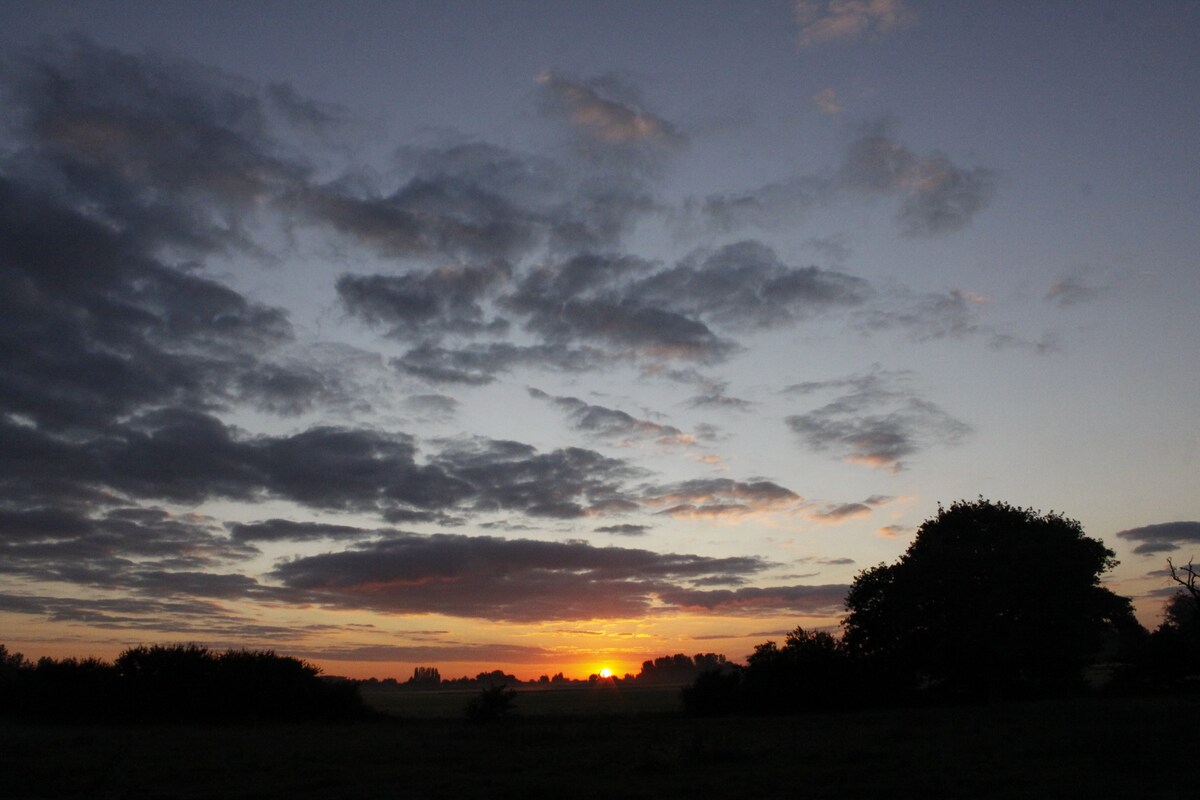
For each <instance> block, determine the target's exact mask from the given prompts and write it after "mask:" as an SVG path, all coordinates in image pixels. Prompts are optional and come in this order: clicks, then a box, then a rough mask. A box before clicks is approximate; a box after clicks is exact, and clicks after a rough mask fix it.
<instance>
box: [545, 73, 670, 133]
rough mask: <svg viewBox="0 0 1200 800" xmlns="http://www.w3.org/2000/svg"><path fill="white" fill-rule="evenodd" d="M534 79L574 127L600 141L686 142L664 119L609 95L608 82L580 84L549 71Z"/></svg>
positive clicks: (610, 84)
mask: <svg viewBox="0 0 1200 800" xmlns="http://www.w3.org/2000/svg"><path fill="white" fill-rule="evenodd" d="M537 80H538V83H540V84H541V85H542V87H543V88H544V89H545V91H546V93H547V94H548V95H549V96H550V97H551V98H553V99H554V100H556V101H558V102H559V103H560V104H561V108H562V110H563V112H564V113H565V114H566V117H567V119H568V120H569V121H570V123H571V124H572V125H573V126H574V127H575V128H576V129H578V130H580V131H582V132H584V133H585V134H587V135H589V136H592V137H595V138H596V139H599V140H601V141H603V142H606V143H608V144H617V145H620V144H630V143H640V142H650V143H653V144H658V145H665V146H677V145H680V144H683V143H684V142H685V141H686V139H685V138H684V136H683V135H682V134H680V133H679V132H678V131H676V130H675V128H674V126H672V125H671V124H670V123H669V122H667V121H666V120H664V119H662V118H660V117H657V116H655V115H654V114H651V113H650V112H648V111H645V110H643V109H641V108H638V107H637V106H636V105H634V104H633V103H631V102H628V101H627V100H625V99H623V98H620V97H617V96H613V94H611V92H612V88H613V83H612V81H608V82H603V81H593V82H591V83H581V82H576V81H570V80H567V79H565V78H561V77H558V76H556V75H554V74H552V73H549V72H543V73H541V74H540V75H538V77H537Z"/></svg>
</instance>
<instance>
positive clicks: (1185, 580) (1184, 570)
mask: <svg viewBox="0 0 1200 800" xmlns="http://www.w3.org/2000/svg"><path fill="white" fill-rule="evenodd" d="M1167 569H1169V570H1171V580H1173V581H1175V582H1176V583H1178V584H1179V585H1180V586H1182V587H1183V588H1184V590H1185V591H1186V592H1187V594H1186V595H1184V596H1185V597H1190V598H1191V600H1192V604H1193V605H1195V606H1196V607H1197V608H1198V609H1200V587H1198V586H1196V579H1197V578H1200V571H1197V569H1196V567H1194V566H1192V559H1190V558H1189V559H1188V563H1187V566H1186V567H1178V568H1176V566H1175V563H1174V562H1173V561H1171V559H1169V558H1168V559H1167Z"/></svg>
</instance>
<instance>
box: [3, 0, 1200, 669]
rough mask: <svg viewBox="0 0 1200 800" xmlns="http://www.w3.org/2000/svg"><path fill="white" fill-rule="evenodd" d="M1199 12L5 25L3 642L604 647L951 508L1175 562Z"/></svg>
mask: <svg viewBox="0 0 1200 800" xmlns="http://www.w3.org/2000/svg"><path fill="white" fill-rule="evenodd" d="M1197 31H1200V3H1195V2H1150V3H1144V4H1142V3H1129V2H1111V3H1106V2H971V3H962V2H951V1H949V0H948V1H947V2H934V1H933V0H930V1H929V2H924V1H923V0H828V1H824V0H820V1H818V0H813V1H812V2H803V1H802V2H759V3H751V2H703V3H701V2H695V3H688V2H663V3H645V2H594V3H583V2H445V3H434V2H419V3H418V2H412V3H404V2H388V3H367V2H344V1H343V2H337V3H332V2H330V3H313V2H308V3H305V2H236V3H235V2H187V3H174V2H161V1H155V2H121V3H98V2H86V3H84V2H81V3H74V2H47V0H38V2H23V1H21V0H8V1H7V2H5V3H3V4H2V5H0V97H2V100H0V102H2V106H0V108H3V113H2V114H0V642H2V643H4V644H6V645H7V646H8V647H9V649H10V650H19V651H22V652H24V653H25V654H26V655H27V656H32V657H35V658H36V657H38V656H42V655H50V656H54V657H64V656H85V655H97V656H103V657H108V658H111V657H112V656H114V655H116V653H117V652H119V651H120V650H122V649H124V648H125V647H127V646H130V645H135V644H142V643H153V642H197V643H202V644H205V645H209V646H212V647H216V648H222V649H223V648H227V647H252V648H270V649H274V650H276V651H277V652H280V653H284V654H287V655H295V656H299V657H302V658H305V659H308V660H311V661H312V662H314V663H316V664H317V665H319V666H320V667H322V668H323V669H324V670H325V671H326V672H328V673H332V674H340V675H350V676H357V677H366V676H372V675H374V676H378V677H387V676H394V677H398V678H401V679H404V678H407V677H408V676H409V675H411V673H412V669H413V667H414V666H417V665H427V666H437V667H438V668H439V669H440V670H441V673H442V675H443V676H444V677H451V676H458V675H463V674H469V675H474V674H475V673H477V672H479V671H482V670H490V669H493V668H501V669H504V670H505V671H508V672H513V673H515V674H516V675H517V676H518V677H521V678H534V677H537V676H538V675H540V674H543V673H548V674H553V673H555V672H559V671H563V672H565V673H566V674H567V675H568V676H584V677H585V676H587V675H588V674H589V673H591V672H597V671H599V669H600V668H601V667H605V666H607V667H609V668H611V669H613V670H614V671H615V672H617V673H618V674H621V673H624V672H634V673H636V672H637V670H638V666H639V665H640V663H641V662H642V661H643V660H645V659H648V658H653V657H655V656H659V655H664V654H670V653H678V652H684V653H689V654H691V653H698V652H718V653H723V654H725V655H727V656H728V657H729V658H731V659H734V660H741V659H742V658H744V657H745V655H746V654H747V653H749V652H751V651H752V649H753V646H754V645H755V644H757V643H759V642H762V641H764V640H766V639H770V638H774V639H776V640H781V639H782V636H783V634H784V633H785V632H786V631H788V630H790V629H792V628H794V627H795V626H797V625H803V626H804V627H806V628H812V627H817V628H820V627H830V626H836V625H837V623H838V621H839V619H840V618H841V616H842V613H843V610H842V602H843V597H844V595H845V591H846V588H847V586H848V584H849V583H850V581H851V580H852V579H853V577H854V575H855V574H856V573H858V572H859V571H860V570H862V569H864V568H865V567H868V566H871V565H874V564H877V563H879V562H881V561H889V562H890V561H892V560H894V559H895V558H896V557H897V556H898V555H900V554H901V553H902V552H903V551H904V549H905V548H906V547H907V546H908V544H909V542H910V541H911V540H912V537H913V536H914V534H915V531H916V528H917V527H918V526H919V525H920V523H921V522H922V521H923V520H925V519H927V518H929V517H931V516H933V515H934V514H936V512H937V506H938V503H943V504H949V503H951V502H953V501H955V500H958V499H964V498H965V499H975V498H977V497H979V496H981V495H982V496H984V497H987V498H991V499H994V500H1004V501H1007V502H1009V503H1011V504H1014V505H1019V506H1030V507H1034V508H1037V509H1042V510H1044V511H1049V510H1055V511H1059V512H1062V513H1063V514H1065V515H1066V516H1068V517H1071V518H1075V519H1078V520H1080V521H1081V522H1082V523H1083V526H1084V528H1085V530H1086V532H1087V533H1088V534H1089V535H1090V536H1093V537H1096V538H1100V539H1102V540H1103V541H1104V542H1105V543H1106V544H1107V545H1108V546H1109V547H1110V548H1112V549H1113V550H1114V551H1116V553H1117V557H1118V558H1119V559H1120V561H1121V564H1120V566H1119V567H1118V568H1117V569H1116V570H1115V572H1114V573H1113V574H1112V575H1111V576H1110V577H1109V581H1108V585H1109V586H1110V587H1111V588H1112V589H1113V590H1114V591H1116V592H1118V593H1119V594H1123V595H1126V596H1129V597H1132V598H1134V600H1135V603H1136V605H1137V608H1138V612H1139V617H1140V618H1141V620H1142V621H1143V623H1145V624H1146V625H1148V626H1151V627H1153V626H1155V625H1157V623H1158V618H1159V617H1158V615H1159V608H1160V605H1161V602H1162V600H1163V598H1164V597H1165V596H1166V595H1167V594H1168V593H1169V592H1170V591H1171V585H1170V582H1169V579H1168V577H1167V576H1166V575H1165V567H1166V559H1167V557H1172V558H1174V559H1175V560H1176V563H1186V562H1187V560H1188V559H1189V558H1190V557H1192V556H1193V555H1195V556H1200V521H1197V520H1200V491H1198V488H1200V481H1198V475H1200V424H1198V423H1200V347H1198V346H1197V345H1198V344H1200V147H1198V146H1197V142H1198V141H1200V114H1198V113H1197V108H1198V106H1200V38H1198V36H1197Z"/></svg>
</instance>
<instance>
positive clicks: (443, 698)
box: [359, 684, 683, 719]
mask: <svg viewBox="0 0 1200 800" xmlns="http://www.w3.org/2000/svg"><path fill="white" fill-rule="evenodd" d="M679 691H680V687H678V686H648V687H647V686H633V687H623V686H622V687H618V686H613V685H611V684H607V685H601V686H597V687H590V686H586V687H583V686H580V687H570V688H566V689H541V688H532V689H518V690H517V694H516V699H515V701H514V711H515V712H516V713H517V714H520V715H521V716H523V717H545V716H571V715H586V716H611V715H614V714H617V715H628V714H664V713H673V712H678V711H682V710H683V705H682V703H681V702H680V695H679ZM359 692H360V694H361V695H362V698H363V700H364V702H366V704H367V705H368V706H370V707H371V708H373V709H375V710H376V711H382V712H383V713H385V714H392V715H394V716H398V717H403V718H405V719H459V718H461V717H462V716H463V709H464V708H465V707H466V705H467V702H468V701H469V700H470V699H471V698H473V697H475V696H476V695H478V694H479V690H478V689H469V690H466V689H465V690H462V691H432V692H414V691H405V690H399V691H397V690H396V689H388V688H376V687H369V686H362V687H359Z"/></svg>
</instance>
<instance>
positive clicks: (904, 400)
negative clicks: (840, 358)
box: [785, 370, 970, 473]
mask: <svg viewBox="0 0 1200 800" xmlns="http://www.w3.org/2000/svg"><path fill="white" fill-rule="evenodd" d="M907 382H908V378H907V375H906V374H904V373H891V372H884V371H879V370H876V371H874V372H871V373H869V374H867V375H861V376H851V377H849V378H841V379H836V380H833V381H827V382H824V383H821V382H810V383H803V384H796V385H793V386H791V387H788V389H787V391H789V392H791V393H796V394H801V395H806V394H810V393H813V392H817V391H822V390H830V389H832V390H836V391H842V392H844V393H843V394H841V395H840V396H839V397H837V398H836V399H835V400H833V401H832V402H830V403H828V404H826V405H824V406H821V407H819V408H816V409H814V410H812V411H809V412H807V413H804V414H796V415H792V416H789V417H787V418H786V420H785V422H786V423H787V425H788V427H789V428H791V429H792V431H794V432H795V433H796V434H798V435H799V436H800V438H801V440H802V441H803V442H804V443H805V444H807V445H808V446H809V447H810V448H812V449H813V450H816V451H818V452H823V451H833V452H835V453H836V454H838V455H840V456H841V457H842V458H843V459H844V460H846V461H848V462H851V463H857V464H864V465H866V466H870V467H875V468H877V469H883V470H886V471H889V472H893V473H895V472H899V471H901V470H903V469H904V467H905V463H904V459H906V458H909V457H911V456H913V455H916V454H917V453H919V452H921V451H922V450H924V449H926V448H927V447H930V446H934V445H947V444H949V445H952V444H956V443H957V442H959V441H960V440H961V439H962V438H963V437H964V436H965V435H966V434H967V433H969V432H970V428H969V427H968V426H967V425H966V424H965V423H963V422H961V421H959V420H957V419H955V418H954V417H952V416H950V415H949V414H947V413H946V412H945V411H943V410H942V409H941V408H939V407H938V406H937V405H935V404H933V403H931V402H929V401H928V400H925V399H923V398H921V397H919V396H918V395H916V394H915V393H914V392H913V391H912V390H911V389H909V388H908V387H907V386H906V385H905V384H906V383H907Z"/></svg>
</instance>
